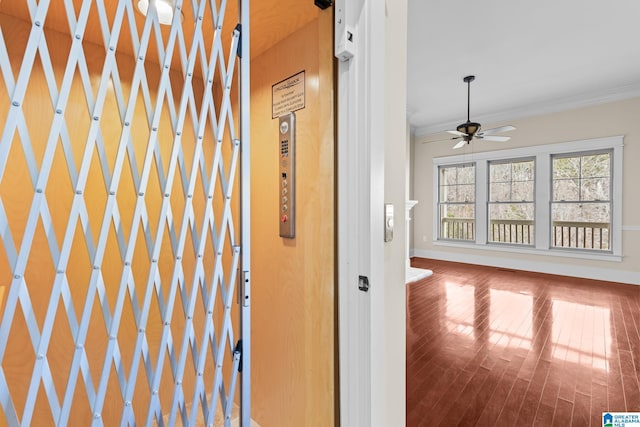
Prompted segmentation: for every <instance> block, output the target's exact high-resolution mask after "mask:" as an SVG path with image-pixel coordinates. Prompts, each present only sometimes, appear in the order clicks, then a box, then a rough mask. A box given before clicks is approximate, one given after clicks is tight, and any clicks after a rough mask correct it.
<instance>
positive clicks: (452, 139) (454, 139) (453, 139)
mask: <svg viewBox="0 0 640 427" xmlns="http://www.w3.org/2000/svg"><path fill="white" fill-rule="evenodd" d="M460 138H462V137H461V136H456V137H455V138H444V139H434V140H433V141H422V144H431V143H432V142H444V141H456V140H458V139H460Z"/></svg>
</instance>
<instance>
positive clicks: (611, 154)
mask: <svg viewBox="0 0 640 427" xmlns="http://www.w3.org/2000/svg"><path fill="white" fill-rule="evenodd" d="M598 154H609V170H610V172H609V200H607V201H595V200H587V201H585V200H582V199H581V200H578V201H574V200H572V201H565V202H557V201H555V200H554V198H553V194H554V191H553V181H554V179H553V161H554V159H557V158H570V157H584V156H590V155H598ZM614 173H615V171H614V150H613V148H607V149H600V150H584V151H576V152H567V153H555V154H552V155H551V156H550V157H549V224H548V227H549V250H553V251H556V250H558V251H567V250H568V251H580V252H586V253H602V254H612V253H613V225H614V222H613V181H614ZM579 179H580V180H582V175H580V177H579ZM554 203H566V204H574V203H580V204H583V203H609V230H610V231H609V242H608V246H609V249H589V248H567V247H563V246H554V245H553V237H554V230H553V204H554Z"/></svg>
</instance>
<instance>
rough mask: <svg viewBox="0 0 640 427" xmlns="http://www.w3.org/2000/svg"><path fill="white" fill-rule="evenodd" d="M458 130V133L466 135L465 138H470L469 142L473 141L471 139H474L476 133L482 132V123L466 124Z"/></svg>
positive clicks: (461, 125) (459, 126)
mask: <svg viewBox="0 0 640 427" xmlns="http://www.w3.org/2000/svg"><path fill="white" fill-rule="evenodd" d="M456 129H457V130H458V132H462V133H464V134H466V136H465V138H469V140H471V138H473V135H475V134H476V132H478V131H479V130H480V123H476V122H466V123H462V124H460V125H458V127H457V128H456Z"/></svg>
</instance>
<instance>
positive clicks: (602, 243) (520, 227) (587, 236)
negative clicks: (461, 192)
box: [440, 218, 611, 251]
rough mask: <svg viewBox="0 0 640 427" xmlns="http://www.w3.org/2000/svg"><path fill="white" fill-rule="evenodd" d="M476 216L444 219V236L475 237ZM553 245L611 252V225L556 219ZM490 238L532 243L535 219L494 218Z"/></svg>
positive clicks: (447, 237)
mask: <svg viewBox="0 0 640 427" xmlns="http://www.w3.org/2000/svg"><path fill="white" fill-rule="evenodd" d="M474 223H475V220H474V219H473V218H442V221H441V228H440V236H441V238H443V239H450V240H475V230H474ZM552 226H553V232H552V240H551V246H552V247H554V248H576V249H591V250H598V251H608V250H609V248H610V243H609V242H610V239H611V237H610V232H611V224H610V223H608V222H576V221H554V222H553V224H552ZM488 232H489V236H488V237H489V238H488V240H489V241H490V242H492V243H512V244H521V245H531V244H532V243H533V241H534V240H533V239H534V222H533V221H529V220H491V221H490V223H489V231H488Z"/></svg>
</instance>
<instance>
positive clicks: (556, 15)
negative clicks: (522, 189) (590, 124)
mask: <svg viewBox="0 0 640 427" xmlns="http://www.w3.org/2000/svg"><path fill="white" fill-rule="evenodd" d="M639 19H640V1H638V0H535V1H531V0H409V18H408V26H409V27H408V38H409V40H408V82H407V89H408V99H407V103H408V105H407V112H408V115H409V121H410V123H411V127H412V129H413V130H414V131H415V132H416V134H417V135H427V134H433V133H437V132H441V131H443V130H446V129H455V126H456V125H457V124H459V123H462V122H465V121H466V119H467V85H466V83H464V82H463V81H462V78H463V77H464V76H466V75H469V74H473V75H475V76H476V80H475V81H474V82H473V83H471V120H472V121H477V122H480V123H487V124H490V123H491V124H496V123H500V122H504V121H507V120H513V119H515V118H519V117H526V116H530V115H535V114H540V113H544V112H552V111H559V110H562V109H566V108H575V107H577V106H582V105H589V104H594V103H598V102H604V101H609V100H615V99H623V98H629V97H633V96H640V24H639ZM639 120H640V117H639Z"/></svg>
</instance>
